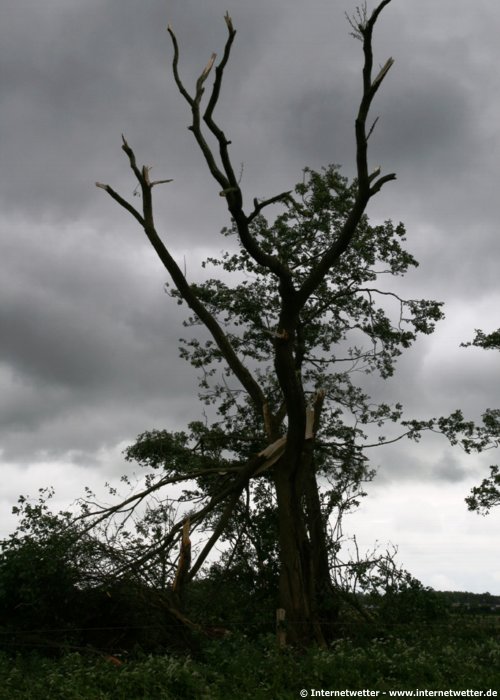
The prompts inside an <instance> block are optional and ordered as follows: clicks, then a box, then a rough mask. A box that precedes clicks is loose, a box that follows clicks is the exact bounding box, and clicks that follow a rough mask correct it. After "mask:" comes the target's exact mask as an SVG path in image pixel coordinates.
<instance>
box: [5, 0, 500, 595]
mask: <svg viewBox="0 0 500 700" xmlns="http://www.w3.org/2000/svg"><path fill="white" fill-rule="evenodd" d="M373 4H374V3H370V6H373ZM355 5H356V3H355V2H353V1H352V0H328V1H327V0H313V1H312V2H310V3H307V4H305V3H303V2H299V0H272V1H271V2H270V1H269V0H266V1H264V0H255V1H254V2H252V3H248V2H242V0H204V1H203V2H202V1H201V0H169V1H166V0H147V1H146V2H137V1H133V0H106V1H105V2H103V1H102V0H99V1H98V0H46V1H45V2H43V3H39V2H28V1H27V0H3V3H2V9H1V12H0V19H1V21H0V34H1V36H0V101H1V109H0V149H1V150H0V153H1V166H2V167H1V171H2V176H1V183H0V203H1V207H0V447H1V453H0V460H1V467H2V474H3V478H2V492H1V493H0V507H1V511H0V530H1V532H2V533H5V532H7V531H8V530H9V528H11V527H12V524H13V521H12V520H11V519H10V517H9V512H10V507H11V505H12V504H13V503H14V502H15V500H16V498H17V495H18V494H19V493H34V492H35V491H36V489H37V488H38V487H39V486H44V485H47V484H53V485H54V486H55V487H56V491H57V494H58V497H59V499H60V501H61V503H62V502H64V500H65V499H66V500H71V499H73V498H75V497H77V496H78V495H79V494H80V493H81V491H82V487H83V485H85V484H90V485H93V486H98V485H99V484H102V483H103V482H104V481H106V480H109V479H110V478H112V477H113V476H118V475H120V474H121V473H123V471H125V469H129V470H130V466H127V465H124V462H123V459H122V457H121V450H122V449H123V447H124V446H126V445H127V444H130V443H131V442H132V441H133V440H134V438H135V436H136V435H137V434H138V433H140V432H142V431H144V430H146V429H151V428H154V427H158V428H162V427H166V428H170V429H179V428H182V427H183V426H185V424H186V422H187V421H189V420H193V419H197V418H199V417H200V407H199V405H198V404H197V401H196V393H197V384H196V378H195V377H194V376H193V375H192V372H191V369H190V367H189V366H187V365H185V364H184V363H183V362H182V361H181V360H180V359H179V357H178V350H177V345H178V343H177V339H178V338H179V336H181V335H182V318H183V313H182V310H180V309H179V308H178V307H177V306H176V305H175V304H173V303H171V300H170V299H169V298H168V297H167V296H166V295H165V293H164V291H163V285H164V282H165V281H166V275H165V273H164V272H163V270H162V268H161V266H160V263H159V262H158V261H157V260H156V258H155V256H154V253H153V252H152V250H150V249H149V248H148V246H147V245H146V242H145V241H144V240H143V234H142V232H141V231H140V230H139V229H138V227H137V226H136V225H135V224H134V221H133V220H132V219H131V217H129V216H128V215H127V214H126V213H125V212H124V211H123V210H121V209H120V208H119V207H118V206H117V205H116V204H115V203H114V202H113V201H112V200H111V199H110V198H109V197H108V196H107V195H106V194H105V193H104V192H102V191H101V190H98V189H96V188H95V186H94V182H95V181H96V180H98V181H102V182H106V183H109V184H111V185H112V186H113V187H115V188H116V189H118V190H119V191H120V192H121V193H122V194H124V195H128V196H132V192H133V189H134V186H135V183H134V182H133V180H132V179H131V177H130V175H129V171H128V167H127V162H126V159H125V158H124V156H123V153H122V151H121V150H120V145H121V142H120V134H121V133H124V134H125V135H126V137H127V139H128V140H129V142H130V144H131V145H132V146H133V148H134V149H135V151H136V154H137V156H138V159H139V160H140V161H141V163H148V164H151V165H153V166H154V171H153V172H154V175H155V177H158V178H171V177H172V178H174V182H173V183H172V184H170V185H168V186H166V187H164V188H162V189H160V188H158V190H157V191H156V195H157V218H158V221H160V222H161V225H160V229H161V231H162V232H163V233H164V236H165V240H166V241H168V243H169V245H170V247H171V249H172V250H173V252H174V253H175V256H176V259H177V260H179V261H181V262H183V264H184V261H185V264H186V267H187V271H188V275H189V276H190V277H191V279H192V278H194V277H195V276H196V274H197V268H198V265H199V262H200V261H201V260H202V259H203V257H204V256H205V255H206V254H207V253H208V252H209V251H212V252H214V251H215V253H217V252H218V251H220V250H221V249H222V247H223V245H224V244H223V242H222V240H221V239H220V238H219V236H218V232H219V230H220V228H221V227H222V226H224V225H225V224H227V215H226V211H225V208H224V200H223V199H221V198H220V197H218V196H217V192H218V187H217V185H216V184H215V183H214V182H212V181H211V179H210V177H209V176H208V174H207V172H206V170H205V168H204V164H203V162H202V160H201V157H200V154H199V153H198V151H197V148H196V145H195V143H194V140H193V138H192V134H191V133H190V132H189V131H188V130H187V128H186V126H187V124H188V120H189V114H188V110H187V105H186V104H185V103H184V102H183V100H182V99H181V98H180V96H179V95H178V93H177V91H176V88H175V85H174V82H173V79H172V76H171V72H170V59H171V45H170V42H169V38H168V35H167V33H166V26H167V23H168V22H170V23H171V24H172V25H173V27H174V29H175V31H176V34H177V37H178V40H179V43H180V47H181V71H182V75H183V77H184V78H185V81H186V83H188V84H190V85H194V82H195V80H196V78H197V76H198V75H199V73H200V71H201V69H202V68H203V67H204V65H205V64H206V62H207V60H208V58H209V56H210V54H211V52H212V51H217V52H219V55H220V54H221V50H222V48H223V44H224V41H225V37H226V27H225V24H224V21H223V15H224V13H225V11H226V10H228V11H229V13H230V14H231V16H232V18H233V21H234V24H235V27H236V29H237V30H238V34H237V37H236V42H235V46H234V50H233V55H232V58H231V62H230V65H229V67H228V69H227V73H226V81H225V84H224V88H223V95H222V99H221V104H220V107H219V111H218V115H219V117H220V118H221V121H222V122H223V125H224V128H225V130H226V133H227V134H228V135H229V137H230V138H231V140H232V143H233V145H232V146H231V148H232V156H233V160H234V163H236V164H239V163H243V175H242V178H243V179H242V184H243V188H244V191H245V193H246V195H245V196H246V197H248V201H251V198H253V197H254V196H258V197H260V196H271V195H273V194H276V193H277V192H281V191H283V190H285V189H287V188H290V187H292V186H293V185H294V184H295V182H297V181H298V180H299V179H300V177H301V169H302V167H303V166H305V165H309V166H311V167H315V168H319V167H320V166H321V165H326V164H328V163H340V164H342V166H343V169H344V172H345V173H346V174H348V175H351V174H352V173H353V165H354V130H353V122H354V114H355V110H356V106H357V100H358V98H359V95H360V89H361V82H360V67H361V61H362V55H361V53H362V52H361V45H360V44H359V42H356V41H355V40H354V39H352V38H351V37H350V36H349V27H348V25H347V23H346V21H345V18H344V12H345V11H349V12H352V11H353V10H354V8H355ZM499 23H500V8H499V7H498V6H497V4H495V3H492V2H491V1H487V0H475V2H473V3H472V2H470V1H466V0H440V2H439V3H436V2H433V1H432V0H393V1H392V3H391V4H390V5H389V6H388V7H387V8H386V10H385V11H384V13H383V15H382V16H381V19H380V22H379V24H378V25H377V29H376V35H375V61H376V63H377V64H378V63H380V64H382V63H384V62H385V60H386V59H387V57H388V56H393V57H394V59H395V61H396V63H395V65H394V67H393V68H392V69H391V71H390V73H389V75H388V77H387V80H386V82H384V85H383V88H382V90H381V91H380V94H379V95H378V97H377V100H376V103H375V105H374V110H373V114H374V116H376V115H379V116H380V119H379V122H378V124H377V128H376V130H375V133H374V134H373V137H372V139H371V141H370V145H371V152H370V160H371V163H372V165H378V164H380V165H381V166H382V168H383V171H384V172H392V171H396V172H397V175H398V180H397V181H396V182H395V183H389V184H388V185H386V187H385V188H384V190H383V192H382V193H381V194H380V195H378V196H377V198H376V200H374V201H373V203H372V204H371V205H370V209H369V214H370V215H371V216H372V218H373V219H374V220H375V221H377V220H384V219H387V218H392V219H393V220H395V221H399V220H402V221H404V222H405V225H406V227H407V230H408V240H409V248H410V250H411V251H412V252H413V253H414V254H415V255H416V257H417V258H418V259H419V260H420V267H419V268H418V270H416V271H414V272H412V273H411V274H410V275H409V276H408V278H407V279H406V280H405V281H403V282H402V283H401V284H402V286H401V290H402V291H403V292H404V294H405V296H408V297H411V296H415V297H429V298H436V299H440V300H443V301H445V302H446V307H445V311H446V320H445V321H443V322H442V323H441V324H440V325H439V327H438V329H437V331H436V333H435V334H434V336H432V337H430V338H426V339H424V340H422V341H420V342H419V343H418V344H417V345H416V346H415V348H413V349H412V350H411V351H410V352H409V353H408V355H407V356H406V357H404V358H402V360H401V362H400V363H399V371H398V372H397V373H396V375H395V377H394V378H393V379H391V380H390V381H388V382H386V383H383V382H377V381H373V382H372V383H370V389H371V391H372V392H373V395H374V398H375V399H378V398H379V397H383V398H387V399H392V400H400V401H402V402H403V404H404V405H405V406H406V407H407V409H408V413H409V414H411V415H414V416H419V417H426V416H430V415H438V414H446V413H447V412H449V411H451V410H453V409H455V408H458V407H462V408H463V409H464V411H465V412H466V414H467V415H468V416H470V417H472V418H476V417H478V416H479V415H480V414H481V412H482V411H483V410H484V409H485V408H487V407H494V406H498V405H500V398H499V392H498V386H499V371H498V370H499V363H500V357H499V356H498V355H495V354H494V353H486V352H484V351H481V350H476V349H468V350H466V349H463V348H460V347H459V344H460V342H461V341H465V340H468V339H471V338H472V337H473V333H474V328H483V329H484V330H485V331H491V330H493V329H495V328H497V327H498V326H500V318H499V316H500V314H499V312H498V309H499V308H500V304H499V302H500V290H499V283H498V271H497V268H498V261H499V259H500V237H499V233H498V199H497V198H498V171H499V163H500V135H499V131H498V113H499V111H500V73H499V72H498V64H499V62H500V46H499V44H498V27H499ZM495 461H498V456H497V455H496V454H495V453H489V454H488V455H486V456H484V457H481V458H478V457H477V456H472V457H466V456H464V455H463V454H461V453H460V452H459V451H458V450H452V449H451V448H450V447H449V446H448V445H447V444H446V443H445V442H444V440H439V439H433V440H423V441H422V443H421V444H420V445H419V446H417V447H415V446H412V445H410V444H403V443H399V444H398V445H397V446H395V447H393V448H392V449H390V450H389V449H384V450H383V451H380V452H377V453H375V452H374V454H373V462H374V465H375V466H378V467H379V476H378V477H377V481H376V482H375V483H374V484H373V485H372V486H371V487H370V489H369V492H370V496H369V498H368V499H367V500H366V503H365V504H364V505H363V507H362V508H361V510H360V512H359V513H358V514H357V515H356V516H355V517H354V518H353V520H352V522H349V523H347V524H346V525H347V529H348V530H349V531H352V532H357V534H358V537H359V540H360V542H361V544H362V545H363V546H366V547H369V546H371V545H372V544H373V543H374V541H375V540H376V539H377V540H379V541H380V542H381V543H382V544H384V543H385V542H388V541H392V542H393V543H395V544H398V545H399V552H400V560H401V562H402V563H403V564H404V565H405V566H407V567H408V568H409V569H410V570H411V571H412V573H414V574H415V575H417V576H418V577H419V578H421V579H422V580H423V582H424V583H425V584H427V585H432V586H435V587H436V588H448V589H450V588H452V589H468V590H476V591H483V590H490V591H491V592H492V593H500V564H495V561H496V560H497V557H496V554H497V550H498V535H499V530H500V513H492V514H491V515H490V516H489V518H486V519H483V518H479V517H478V516H476V515H474V514H470V513H468V512H467V511H466V507H465V504H464V502H463V499H464V497H465V496H466V495H467V493H468V491H469V489H470V487H471V485H473V484H474V483H477V482H478V481H479V480H480V479H481V477H482V476H484V475H486V471H487V465H488V464H490V463H494V462H495Z"/></svg>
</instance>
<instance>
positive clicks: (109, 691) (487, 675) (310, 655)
mask: <svg viewBox="0 0 500 700" xmlns="http://www.w3.org/2000/svg"><path fill="white" fill-rule="evenodd" d="M407 632H409V633H406V634H404V635H401V634H400V635H398V636H391V635H389V636H388V635H386V636H384V637H383V638H382V637H378V638H375V639H371V640H366V641H363V640H362V639H357V640H356V641H350V640H341V641H338V642H336V643H335V644H334V645H333V646H332V647H331V648H330V649H327V650H323V649H310V650H308V651H306V652H303V653H301V654H298V653H294V652H293V651H291V650H289V649H285V650H282V651H280V650H279V649H277V648H276V646H275V643H274V639H273V638H272V637H267V638H261V639H259V640H249V639H247V638H245V637H240V636H237V635H233V636H232V637H230V638H228V639H224V640H218V641H211V642H209V643H207V644H206V645H205V646H204V647H203V650H202V652H201V655H200V656H199V657H198V658H196V659H191V658H189V657H180V656H177V657H176V656H168V655H157V656H142V657H141V656H140V655H138V656H137V657H136V658H130V659H128V660H126V661H124V663H123V664H122V665H121V666H118V667H117V666H115V665H113V664H111V663H110V662H109V661H107V660H105V659H104V658H101V657H95V656H94V657H92V656H90V655H85V654H67V655H65V656H63V657H61V658H59V659H49V658H44V657H42V656H39V655H28V656H20V655H19V656H17V657H9V656H8V655H5V654H4V655H2V656H0V699H1V700H18V699H21V698H22V699H23V700H30V699H33V700H35V698H36V700H40V698H42V699H43V698H50V700H139V699H141V700H142V699H147V700H170V699H171V698H172V700H183V698H186V699H189V700H198V699H199V700H218V699H221V700H222V699H224V700H225V699H227V698H233V697H234V698H238V699H241V700H244V699H246V698H249V699H250V698H251V699H252V700H261V699H262V700H264V698H265V699H266V700H269V699H272V700H288V699H289V698H290V699H291V698H298V697H300V696H299V691H300V690H301V689H302V688H305V689H307V690H309V691H310V690H311V689H312V688H314V689H316V690H321V689H323V690H343V689H349V690H363V689H370V690H379V691H388V690H414V689H417V688H418V689H419V690H424V689H428V690H448V689H455V690H466V689H474V690H488V689H491V690H498V689H500V639H499V638H498V636H497V635H496V634H492V633H491V631H488V630H485V629H484V628H481V627H479V626H478V627H477V628H461V627H458V626H456V625H455V626H453V627H450V628H439V629H438V630H437V631H436V630H432V629H430V630H419V631H413V632H411V630H410V631H407ZM499 697H500V695H499Z"/></svg>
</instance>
